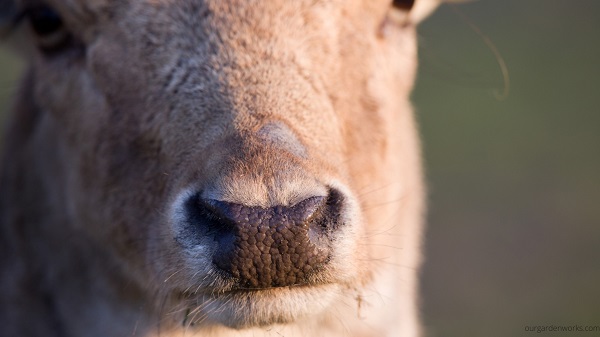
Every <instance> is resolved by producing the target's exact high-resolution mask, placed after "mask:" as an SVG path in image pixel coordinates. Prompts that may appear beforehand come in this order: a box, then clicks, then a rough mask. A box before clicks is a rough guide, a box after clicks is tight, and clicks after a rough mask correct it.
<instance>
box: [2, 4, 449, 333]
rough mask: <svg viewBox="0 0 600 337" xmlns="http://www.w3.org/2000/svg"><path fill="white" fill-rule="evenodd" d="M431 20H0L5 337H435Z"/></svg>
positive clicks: (250, 10) (377, 12) (46, 13)
mask: <svg viewBox="0 0 600 337" xmlns="http://www.w3.org/2000/svg"><path fill="white" fill-rule="evenodd" d="M437 5H438V3H437V1H435V0H414V1H410V0H394V1H392V0H347V1H337V0H334V1H320V0H295V1H287V0H265V1H243V0H91V1H86V0H3V3H2V4H1V5H0V20H2V23H1V24H0V25H1V27H2V31H3V36H4V38H3V40H4V41H6V44H7V45H9V46H10V47H11V48H13V50H15V51H16V52H17V54H18V55H21V57H22V58H23V59H24V60H25V62H26V64H27V66H26V70H25V71H24V74H23V77H22V79H21V81H20V84H19V86H18V89H17V90H16V93H15V95H14V100H13V103H12V108H11V111H10V114H9V117H8V122H7V125H6V128H5V129H6V132H5V135H4V138H3V141H2V145H3V151H2V162H1V164H0V231H1V232H0V234H1V235H0V269H1V273H0V335H2V336H7V337H8V336H20V337H24V336H33V337H35V336H45V337H54V336H63V337H64V336H103V337H106V336H141V337H151V336H167V337H168V336H217V337H220V336H401V337H416V336H420V335H421V332H422V328H421V324H420V319H419V296H418V292H419V289H418V276H419V268H420V265H421V260H422V257H421V255H422V254H421V246H422V242H421V241H422V239H421V237H422V231H423V220H422V218H423V213H424V209H425V205H424V204H425V202H424V194H425V192H424V183H423V177H422V176H423V174H422V169H421V159H420V157H421V155H420V146H419V136H418V131H417V127H416V123H415V117H414V113H413V108H412V104H411V102H410V93H411V89H412V87H413V83H414V81H415V76H416V69H417V41H416V26H417V24H418V23H419V22H421V21H422V20H423V19H424V18H425V17H427V16H428V15H429V13H431V12H432V11H433V10H434V8H435V7H436V6H437Z"/></svg>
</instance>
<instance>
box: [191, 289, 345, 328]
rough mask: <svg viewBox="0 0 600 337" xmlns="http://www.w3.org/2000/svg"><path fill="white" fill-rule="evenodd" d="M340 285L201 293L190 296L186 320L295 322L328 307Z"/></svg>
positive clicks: (240, 324)
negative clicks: (199, 318) (190, 314)
mask: <svg viewBox="0 0 600 337" xmlns="http://www.w3.org/2000/svg"><path fill="white" fill-rule="evenodd" d="M340 286H341V285H340V284H336V283H327V284H318V285H302V286H287V287H273V288H264V289H239V288H238V289H230V290H227V291H218V292H217V291H215V292H212V293H206V292H204V293H198V294H196V295H195V296H188V299H189V301H190V302H189V308H190V309H189V311H188V313H192V317H188V316H189V315H188V314H186V315H185V318H186V319H185V321H186V325H189V326H194V325H195V323H194V322H195V318H194V317H196V318H198V317H202V320H206V322H212V323H213V324H218V325H224V326H227V327H230V328H234V329H243V328H250V327H261V326H262V327H265V326H270V325H273V324H286V323H291V322H293V321H296V320H298V319H301V318H302V317H307V316H313V315H315V314H318V313H319V312H322V311H324V310H327V308H328V307H329V306H330V305H331V303H332V302H334V301H335V299H336V298H337V297H338V296H339V294H340V290H341V288H340ZM188 295H191V294H188ZM198 299H202V301H198Z"/></svg>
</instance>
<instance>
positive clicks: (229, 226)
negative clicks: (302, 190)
mask: <svg viewBox="0 0 600 337" xmlns="http://www.w3.org/2000/svg"><path fill="white" fill-rule="evenodd" d="M197 207H198V210H199V211H200V214H201V217H203V218H204V219H203V221H201V223H202V224H200V226H202V225H203V226H206V227H207V228H206V232H207V233H208V235H211V236H212V237H213V239H214V240H215V241H216V242H217V244H218V248H217V250H216V252H215V254H214V257H213V264H214V266H216V269H217V270H218V271H220V272H222V273H223V274H224V276H225V277H229V278H233V279H235V280H236V281H237V283H238V286H239V287H241V288H253V289H260V288H271V287H283V286H291V285H301V284H305V283H307V282H308V279H309V278H310V277H311V276H312V275H313V274H315V273H317V272H318V271H319V270H320V268H322V266H323V265H325V264H326V263H327V262H328V260H329V256H330V246H331V234H332V233H333V232H334V231H335V229H336V228H337V227H338V225H339V223H338V222H339V212H340V207H341V197H340V195H339V194H338V193H335V192H332V193H329V195H328V196H327V197H322V196H315V197H310V198H307V199H305V200H303V201H301V202H299V203H297V204H296V205H293V206H275V207H271V208H262V207H250V206H245V205H242V204H236V203H229V202H224V201H218V200H210V199H202V198H198V199H197Z"/></svg>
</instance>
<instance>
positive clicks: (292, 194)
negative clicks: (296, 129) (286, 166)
mask: <svg viewBox="0 0 600 337" xmlns="http://www.w3.org/2000/svg"><path fill="white" fill-rule="evenodd" d="M315 196H319V197H326V196H327V187H326V186H324V185H323V184H321V183H319V182H317V181H316V180H314V179H310V178H307V177H305V176H301V175H299V174H294V175H291V176H290V175H284V177H282V178H281V179H275V180H274V181H264V180H262V179H260V178H257V177H237V178H236V179H222V180H220V181H218V182H216V183H215V185H213V186H212V187H210V188H207V189H205V190H203V191H202V198H204V199H212V200H220V201H226V202H231V203H236V204H243V205H246V206H259V207H263V208H269V207H274V206H294V205H296V204H297V203H299V202H301V201H303V200H305V199H308V198H311V197H315Z"/></svg>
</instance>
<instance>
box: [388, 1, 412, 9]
mask: <svg viewBox="0 0 600 337" xmlns="http://www.w3.org/2000/svg"><path fill="white" fill-rule="evenodd" d="M414 4H415V0H393V1H392V6H394V7H395V8H398V9H401V10H405V11H409V10H411V9H412V7H413V5H414Z"/></svg>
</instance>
